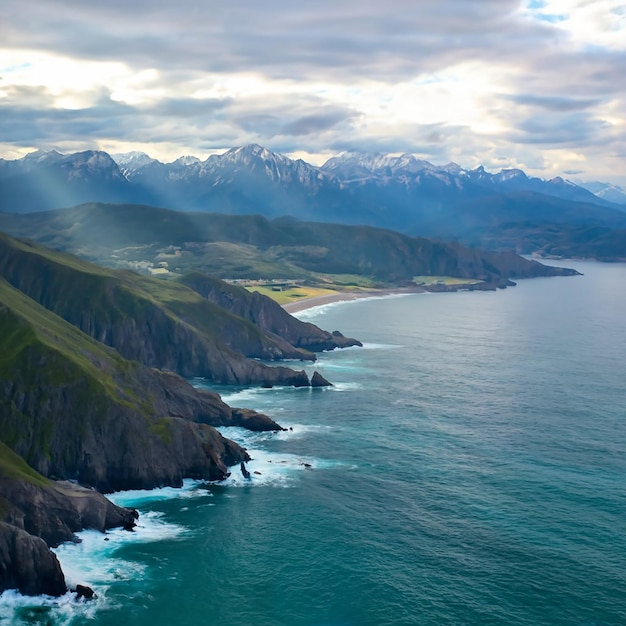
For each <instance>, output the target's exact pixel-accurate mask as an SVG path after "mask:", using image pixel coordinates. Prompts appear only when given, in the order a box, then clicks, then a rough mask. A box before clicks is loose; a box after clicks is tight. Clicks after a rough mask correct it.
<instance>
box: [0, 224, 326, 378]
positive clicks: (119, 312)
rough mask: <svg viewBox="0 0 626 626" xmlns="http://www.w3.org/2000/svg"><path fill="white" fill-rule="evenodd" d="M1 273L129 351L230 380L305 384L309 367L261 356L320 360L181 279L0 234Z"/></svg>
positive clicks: (147, 360) (148, 360)
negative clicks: (105, 264) (116, 267)
mask: <svg viewBox="0 0 626 626" xmlns="http://www.w3.org/2000/svg"><path fill="white" fill-rule="evenodd" d="M0 275H2V276H4V278H5V279H6V280H7V281H8V282H9V283H10V284H11V285H13V286H14V287H16V288H17V289H19V290H20V291H22V292H23V293H25V294H26V295H28V296H29V297H30V298H32V299H33V300H35V301H36V302H38V303H39V304H41V305H42V306H43V307H45V308H46V309H48V310H50V311H53V312H54V313H56V314H57V315H59V316H60V317H62V318H63V319H65V320H66V321H68V322H70V323H71V324H73V325H74V326H76V327H77V328H79V329H80V330H82V331H83V332H85V333H86V334H88V335H90V336H91V337H93V338H94V339H96V340H97V341H100V342H102V343H104V344H106V345H109V346H112V347H114V348H115V349H116V350H117V351H118V352H119V353H120V354H121V355H122V356H123V357H125V358H127V359H131V360H135V361H139V362H141V363H143V364H144V365H148V366H150V367H158V368H160V369H168V370H171V371H175V372H177V373H179V374H181V375H183V376H202V377H205V378H207V379H210V380H214V381H216V382H220V383H226V384H265V385H276V384H282V385H295V386H306V385H308V384H309V381H308V378H307V376H306V374H305V373H304V372H303V371H294V370H292V369H291V368H287V367H268V366H267V365H264V364H263V363H260V362H258V361H255V360H251V358H247V357H253V358H255V359H263V360H277V359H284V358H288V359H313V358H314V356H313V355H312V354H311V353H310V352H306V351H303V350H301V349H299V348H297V347H294V346H292V345H290V344H289V343H288V342H287V341H285V340H284V339H281V338H279V337H277V336H273V335H271V334H268V333H265V332H264V331H263V330H262V329H261V328H259V327H258V326H255V325H254V324H253V323H251V322H250V321H247V320H244V319H242V318H241V317H238V316H236V315H233V314H232V313H229V312H228V311H225V310H224V309H222V308H220V307H218V306H216V305H215V304H213V303H211V302H208V301H207V300H206V299H203V298H202V297H200V295H198V294H197V293H195V292H194V291H193V290H191V289H189V288H187V287H185V286H184V285H182V284H176V283H171V282H170V283H168V282H166V281H164V280H159V279H150V278H146V277H141V276H138V275H136V274H132V273H130V272H116V271H113V270H104V269H102V268H99V267H97V266H95V265H92V264H90V263H86V262H84V261H80V260H79V259H77V258H75V257H70V256H68V255H63V254H61V253H57V252H53V251H51V250H47V249H45V248H41V247H39V246H32V245H30V244H27V243H24V242H19V241H17V240H14V239H11V238H9V237H6V236H4V235H0Z"/></svg>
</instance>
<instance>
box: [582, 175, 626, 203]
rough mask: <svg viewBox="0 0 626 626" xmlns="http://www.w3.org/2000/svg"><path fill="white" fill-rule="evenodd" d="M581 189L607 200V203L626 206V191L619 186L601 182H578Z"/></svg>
mask: <svg viewBox="0 0 626 626" xmlns="http://www.w3.org/2000/svg"><path fill="white" fill-rule="evenodd" d="M578 185H579V186H580V187H584V188H585V189H587V190H588V191H590V192H591V193H593V194H594V195H596V196H597V197H598V198H601V199H602V200H606V201H607V202H613V203H615V204H626V189H624V187H620V186H619V185H612V184H611V183H602V182H599V181H593V182H582V181H580V182H578Z"/></svg>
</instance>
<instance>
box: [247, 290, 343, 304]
mask: <svg viewBox="0 0 626 626" xmlns="http://www.w3.org/2000/svg"><path fill="white" fill-rule="evenodd" d="M247 289H248V291H258V292H259V293H262V294H263V295H264V296H268V297H270V298H271V299H272V300H275V301H276V302H278V304H281V305H282V304H287V303H289V302H297V301H298V300H304V299H305V298H316V297H317V296H326V295H329V294H333V293H337V290H336V289H326V288H322V287H308V286H302V287H292V288H291V289H285V290H284V291H274V290H273V289H272V288H271V287H258V286H250V287H247Z"/></svg>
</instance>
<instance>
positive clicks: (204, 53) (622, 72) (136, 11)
mask: <svg viewBox="0 0 626 626" xmlns="http://www.w3.org/2000/svg"><path fill="white" fill-rule="evenodd" d="M248 143H258V144H261V145H263V146H264V147H266V148H269V149H270V150H274V151H276V152H280V153H283V154H286V155H289V156H292V157H299V158H304V159H305V160H307V161H309V162H311V163H314V164H318V165H319V164H321V163H323V162H324V161H325V160H326V159H327V158H328V157H330V156H332V155H334V154H337V153H339V152H343V151H361V152H373V153H379V152H390V153H403V152H410V153H413V154H415V155H416V156H417V157H419V158H422V159H426V160H429V161H431V162H433V163H435V164H444V163H447V162H450V161H454V162H456V163H459V164H460V165H461V166H463V167H467V168H473V167H477V166H479V165H481V164H482V165H484V166H485V167H486V169H488V170H490V171H499V170H500V169H503V168H511V167H519V168H521V169H524V170H525V171H526V172H528V173H530V174H533V175H536V176H540V177H542V178H552V177H553V176H557V175H561V176H564V177H566V178H570V179H574V180H585V181H592V180H600V181H608V182H613V183H617V184H620V185H626V2H621V1H619V0H524V1H523V2H519V1H518V0H387V1H386V2H380V1H379V0H376V2H374V1H373V0H358V1H357V0H342V1H337V0H332V1H331V0H315V2H313V1H310V0H300V1H299V2H293V1H289V2H287V1H286V0H263V1H260V0H257V1H256V2H253V1H251V0H248V1H244V0H221V1H219V2H218V1H216V0H176V1H175V2H174V1H171V0H170V1H167V2H164V1H163V0H133V1H132V2H128V0H124V1H122V0H107V1H106V2H95V1H93V0H3V2H2V14H1V16H0V157H4V158H6V159H14V158H19V157H21V156H23V155H25V154H27V153H28V152H31V151H33V150H35V149H51V148H55V149H58V150H59V151H61V152H65V153H67V152H73V151H78V150H85V149H101V150H106V151H107V152H109V153H118V152H127V151H132V150H140V151H144V152H147V153H148V154H150V155H151V156H153V157H155V158H158V159H160V160H162V161H164V162H167V161H172V160H174V159H176V158H178V157H179V156H182V155H188V154H190V155H195V156H197V157H199V158H202V159H204V158H206V157H207V156H208V155H210V154H213V153H221V152H224V151H225V150H227V149H229V148H232V147H235V146H240V145H244V144H248Z"/></svg>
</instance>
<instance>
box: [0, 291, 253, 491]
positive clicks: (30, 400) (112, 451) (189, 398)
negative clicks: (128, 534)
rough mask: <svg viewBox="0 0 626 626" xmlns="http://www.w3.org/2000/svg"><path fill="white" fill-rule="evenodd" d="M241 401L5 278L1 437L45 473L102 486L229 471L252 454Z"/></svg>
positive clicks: (0, 321) (0, 320) (0, 300)
mask: <svg viewBox="0 0 626 626" xmlns="http://www.w3.org/2000/svg"><path fill="white" fill-rule="evenodd" d="M196 417H202V421H204V422H211V421H213V423H218V424H222V423H228V421H229V420H231V419H232V409H230V407H227V406H226V405H224V404H223V403H222V402H221V401H219V400H217V399H215V398H213V397H212V396H211V395H210V394H207V393H204V394H202V393H200V392H196V391H195V390H194V389H193V388H192V387H191V386H190V385H188V383H186V382H185V381H184V380H182V379H180V378H178V377H176V376H174V375H165V374H162V373H160V372H157V371H155V370H152V369H149V368H146V367H144V366H142V365H140V364H139V363H136V362H129V361H126V360H124V359H123V358H122V357H121V356H120V355H119V354H118V353H116V352H115V351H114V350H112V349H109V348H107V347H106V346H102V345H101V344H99V343H97V342H96V341H94V340H93V339H91V338H89V337H87V336H86V335H85V334H84V333H81V332H80V331H79V330H78V329H76V328H75V327H74V326H72V325H71V324H69V323H67V322H65V321H64V320H62V319H61V318H59V317H57V316H56V315H54V314H52V313H50V312H49V311H47V310H45V309H43V308H42V307H40V306H39V305H37V304H36V303H35V302H34V301H32V300H30V299H29V298H27V297H26V296H24V294H22V293H21V292H19V291H17V290H15V289H14V288H12V287H11V286H9V285H8V284H7V283H6V282H5V281H3V280H1V279H0V433H1V439H2V440H3V441H4V442H5V443H6V444H7V445H8V446H9V447H11V448H12V449H13V450H15V451H16V452H17V453H18V454H19V455H20V456H22V457H23V458H24V459H25V460H26V461H27V462H28V463H29V465H31V466H32V467H33V468H35V469H36V470H37V471H39V472H40V473H42V474H44V475H46V476H51V475H54V476H56V477H59V478H71V479H76V480H78V481H79V482H81V483H84V484H88V485H92V486H94V487H97V488H98V489H100V490H101V491H110V490H117V489H130V488H150V487H154V486H157V485H165V484H167V485H180V484H181V482H182V479H183V477H185V476H189V477H197V478H205V479H210V480H216V479H221V478H223V477H224V476H225V475H226V474H227V472H228V470H227V466H228V465H233V464H235V463H238V462H240V461H241V460H245V459H246V458H247V455H246V453H245V451H244V450H243V449H241V448H240V447H239V446H237V445H236V444H235V443H233V442H230V441H228V440H226V439H225V438H224V437H222V436H221V435H220V434H219V433H218V432H217V431H216V430H215V429H214V428H213V427H212V426H210V425H208V423H197V422H195V421H193V419H194V418H196Z"/></svg>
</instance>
